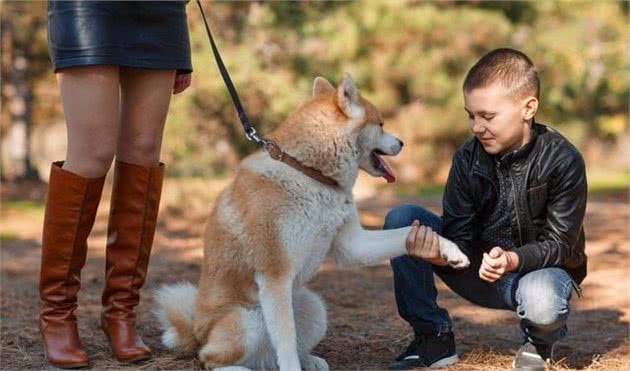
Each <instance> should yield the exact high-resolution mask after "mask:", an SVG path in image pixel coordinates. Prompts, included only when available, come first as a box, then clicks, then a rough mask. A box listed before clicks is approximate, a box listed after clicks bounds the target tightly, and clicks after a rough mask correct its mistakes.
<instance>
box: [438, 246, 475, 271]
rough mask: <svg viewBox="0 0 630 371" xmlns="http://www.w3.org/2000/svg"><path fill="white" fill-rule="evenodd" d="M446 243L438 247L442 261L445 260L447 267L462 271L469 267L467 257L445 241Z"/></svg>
mask: <svg viewBox="0 0 630 371" xmlns="http://www.w3.org/2000/svg"><path fill="white" fill-rule="evenodd" d="M446 242H447V243H446V244H444V245H442V246H440V253H441V254H440V255H441V256H442V259H444V260H446V262H447V263H448V265H450V266H451V267H453V268H455V269H464V268H466V267H468V266H469V265H470V260H468V256H466V254H464V253H463V252H462V250H460V249H459V247H457V245H455V244H454V243H452V242H450V241H446Z"/></svg>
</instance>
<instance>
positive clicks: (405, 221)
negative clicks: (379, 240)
mask: <svg viewBox="0 0 630 371" xmlns="http://www.w3.org/2000/svg"><path fill="white" fill-rule="evenodd" d="M430 215H431V214H430V212H428V211H426V210H424V209H423V208H422V207H421V206H418V205H413V204H404V205H400V206H396V207H395V208H393V209H391V210H390V211H389V212H388V213H387V215H386V216H385V224H384V226H383V229H396V228H404V227H408V226H410V225H411V223H413V221H414V220H416V219H417V220H418V221H420V223H422V224H428V225H432V224H435V223H436V221H435V220H429V219H431V217H430ZM435 218H437V219H438V220H439V217H435Z"/></svg>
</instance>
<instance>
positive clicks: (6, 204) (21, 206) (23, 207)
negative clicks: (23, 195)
mask: <svg viewBox="0 0 630 371" xmlns="http://www.w3.org/2000/svg"><path fill="white" fill-rule="evenodd" d="M43 208H44V203H43V202H40V201H28V200H17V201H3V202H2V205H0V209H2V210H3V211H40V210H43Z"/></svg>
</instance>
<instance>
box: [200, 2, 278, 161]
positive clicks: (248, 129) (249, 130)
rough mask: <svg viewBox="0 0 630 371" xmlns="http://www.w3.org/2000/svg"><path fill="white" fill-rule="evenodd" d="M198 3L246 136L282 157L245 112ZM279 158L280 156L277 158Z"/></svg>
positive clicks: (276, 147) (215, 56)
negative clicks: (257, 129) (261, 135)
mask: <svg viewBox="0 0 630 371" xmlns="http://www.w3.org/2000/svg"><path fill="white" fill-rule="evenodd" d="M197 5H198V6H199V10H200V11H201V17H202V18H203V23H204V25H205V26H206V32H207V33H208V38H209V39H210V45H211V46H212V53H214V59H215V61H216V63H217V67H218V68H219V72H221V77H222V78H223V81H224V82H225V86H226V87H227V89H228V92H229V93H230V97H231V98H232V103H234V107H235V108H236V112H237V113H238V118H239V119H240V120H241V124H242V125H243V128H244V129H245V137H246V138H247V140H249V141H250V142H254V143H256V144H257V145H259V146H261V147H263V148H265V150H267V152H269V154H270V155H271V157H273V158H276V157H279V158H282V154H283V152H282V151H281V150H280V148H279V147H278V145H277V144H276V143H275V142H274V141H272V140H271V139H265V138H261V137H260V136H258V134H257V133H256V129H254V128H253V127H252V124H251V123H250V122H249V118H248V117H247V114H246V113H245V109H243V105H242V104H241V100H240V98H239V97H238V93H237V92H236V88H235V87H234V84H233V83H232V79H231V78H230V74H229V73H228V70H227V68H225V65H224V64H223V60H222V59H221V55H220V54H219V49H217V45H216V44H215V42H214V38H213V37H212V32H210V26H208V20H207V19H206V14H205V13H204V12H203V7H201V2H200V1H199V0H197ZM276 159H278V158H276Z"/></svg>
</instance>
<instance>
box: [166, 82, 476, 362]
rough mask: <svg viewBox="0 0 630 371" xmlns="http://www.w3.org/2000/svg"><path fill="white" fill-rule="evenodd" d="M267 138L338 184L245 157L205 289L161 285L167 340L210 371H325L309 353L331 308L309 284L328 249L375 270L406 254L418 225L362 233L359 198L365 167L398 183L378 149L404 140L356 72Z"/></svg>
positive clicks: (215, 232)
mask: <svg viewBox="0 0 630 371" xmlns="http://www.w3.org/2000/svg"><path fill="white" fill-rule="evenodd" d="M269 137H270V138H272V139H273V140H275V141H276V142H277V143H278V144H279V146H280V147H281V148H282V149H283V150H284V151H285V152H286V153H288V154H290V155H291V156H293V157H295V158H296V159H298V160H299V161H300V162H301V163H303V164H304V165H307V166H310V167H312V168H315V169H318V170H319V171H321V173H323V174H324V175H326V176H328V177H330V178H332V179H334V180H336V181H337V182H338V183H339V186H338V187H334V186H330V185H325V184H323V183H320V182H318V181H317V180H315V179H312V178H310V177H308V176H306V175H304V174H303V173H302V172H300V171H298V170H296V169H294V168H292V167H290V166H288V165H286V164H285V163H283V162H280V161H276V160H274V159H272V158H271V157H270V156H269V155H268V154H267V153H266V152H264V151H258V152H257V153H254V154H252V155H251V156H249V157H247V158H246V159H244V160H243V161H242V163H241V165H240V167H239V169H238V172H237V174H236V177H235V179H234V181H233V182H232V183H231V184H230V185H229V186H228V187H227V188H226V189H225V190H224V191H223V192H222V194H221V195H220V196H219V197H218V199H217V201H216V204H215V206H214V209H213V211H212V213H211V216H210V219H209V222H208V226H207V229H206V232H205V240H204V248H205V250H204V260H203V265H202V269H201V277H200V280H199V286H198V288H195V287H194V286H193V285H191V284H188V283H186V284H176V285H171V286H165V287H162V288H160V289H158V291H157V292H156V301H157V312H156V313H157V316H158V318H159V321H160V323H161V325H162V327H163V331H164V332H163V335H162V342H163V343H164V345H165V346H166V347H167V348H169V349H173V350H175V351H179V352H198V357H199V360H200V361H201V362H202V364H203V366H204V367H207V368H213V369H217V370H222V371H226V370H247V369H276V368H279V369H280V370H300V369H308V370H327V369H328V365H327V363H326V361H325V360H323V359H322V358H319V357H316V356H314V355H311V354H310V352H311V350H312V349H313V348H314V347H315V345H317V343H318V342H319V341H320V340H321V339H322V338H323V337H324V335H325V333H326V308H325V306H324V303H323V302H322V300H321V298H320V297H319V296H318V295H317V294H316V293H314V292H312V291H311V290H309V289H308V288H306V286H305V284H306V283H307V282H308V281H309V280H310V279H311V278H313V276H314V275H315V273H316V272H317V270H318V268H319V266H320V264H321V263H322V261H323V260H324V258H325V257H326V256H327V255H328V254H329V255H330V256H332V257H334V259H335V261H336V262H337V263H338V264H342V265H362V266H367V265H375V264H380V263H382V262H383V261H384V260H386V259H389V258H392V257H395V256H399V255H403V254H405V253H406V249H405V240H406V238H407V235H408V233H409V231H410V228H400V229H395V230H384V231H369V230H365V229H363V228H362V227H361V225H360V224H359V217H358V214H357V208H356V205H355V203H354V200H353V196H352V187H353V186H354V183H355V181H356V179H357V174H358V172H359V169H363V170H364V171H366V172H368V173H369V174H371V175H373V176H378V177H381V176H383V177H385V178H386V179H388V181H393V180H394V175H393V173H392V171H391V168H390V167H389V166H388V165H387V164H386V163H385V161H384V160H383V159H382V158H381V156H383V155H388V156H393V155H397V154H398V153H399V152H400V150H401V148H402V142H401V141H400V140H398V139H397V138H395V137H394V136H392V135H390V134H388V133H387V132H385V131H383V127H382V121H381V118H380V115H379V113H378V111H377V110H376V108H375V107H374V106H373V105H372V104H371V103H370V102H368V101H367V100H365V99H364V98H363V97H361V95H360V94H359V92H358V90H357V88H356V86H355V83H354V81H353V80H352V78H351V77H350V76H349V75H346V76H345V78H344V79H343V82H342V83H341V84H340V86H339V87H338V88H334V87H333V86H332V85H331V84H330V83H329V82H328V81H327V80H326V79H324V78H321V77H318V78H316V79H315V82H314V86H313V95H312V97H311V98H310V99H309V100H308V101H306V102H305V103H304V104H302V105H301V106H300V107H299V108H298V109H297V110H295V111H294V112H293V113H292V114H290V115H289V117H288V118H287V119H286V120H285V122H284V123H282V125H280V127H279V128H278V129H277V130H275V131H274V132H273V133H272V134H270V135H269ZM440 252H441V255H442V256H443V257H444V258H445V259H446V260H447V261H448V262H449V264H450V265H451V266H453V267H456V268H463V267H465V266H467V265H468V264H469V262H468V259H467V258H466V256H465V255H464V254H463V253H462V252H461V251H460V250H459V249H458V248H457V246H456V245H455V244H454V243H452V242H450V241H448V240H447V239H444V238H442V237H440Z"/></svg>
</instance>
